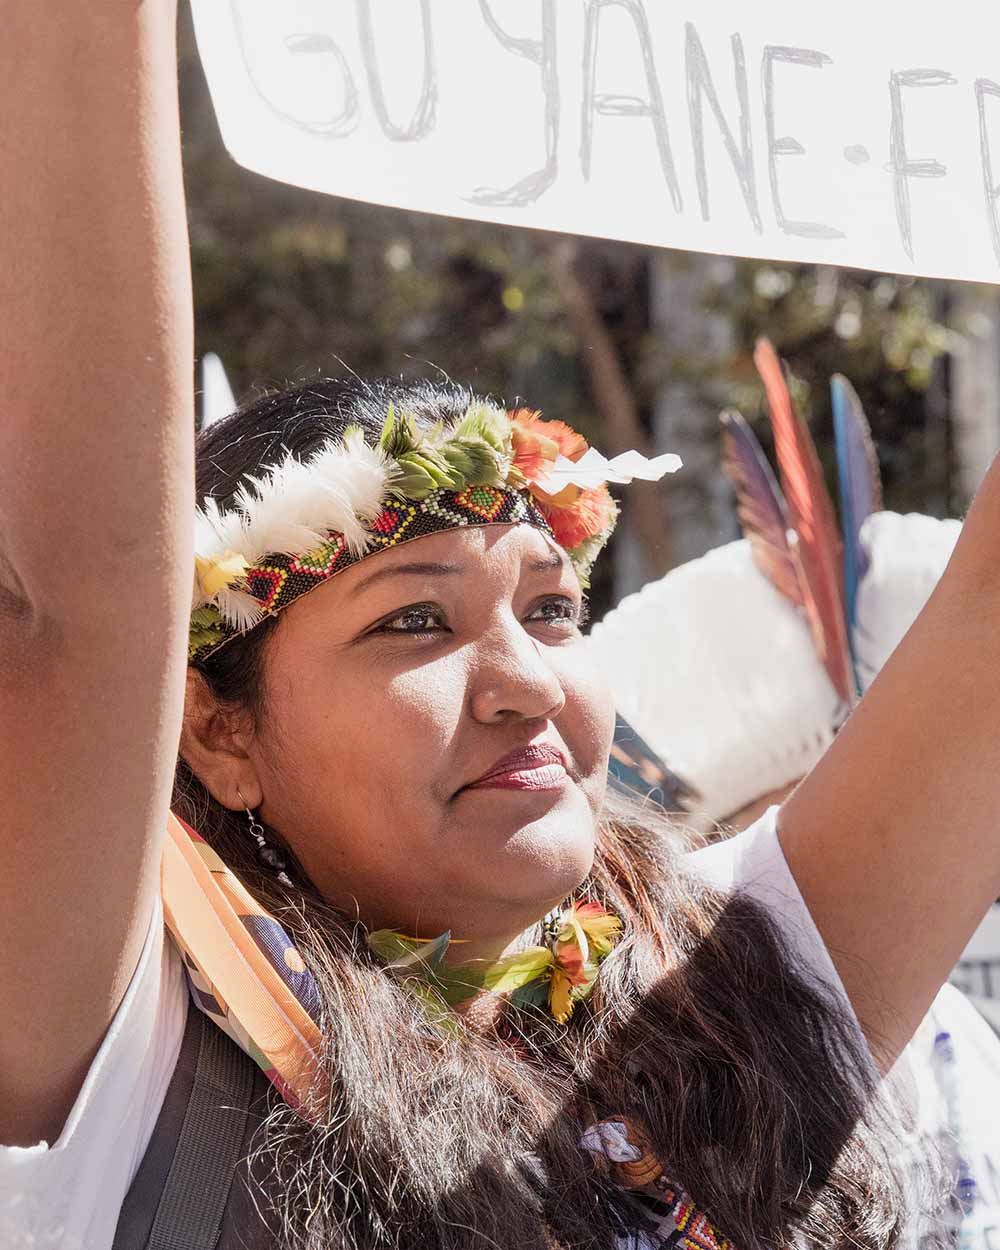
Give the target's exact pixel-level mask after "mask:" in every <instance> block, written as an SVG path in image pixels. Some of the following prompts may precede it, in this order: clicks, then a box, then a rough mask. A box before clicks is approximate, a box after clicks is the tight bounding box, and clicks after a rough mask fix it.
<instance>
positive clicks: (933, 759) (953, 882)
mask: <svg viewBox="0 0 1000 1250" xmlns="http://www.w3.org/2000/svg"><path fill="white" fill-rule="evenodd" d="M779 833H780V837H781V841H782V845H783V847H784V850H785V854H786V856H787V858H788V860H789V863H790V865H791V868H792V872H793V874H794V876H795V878H796V880H797V882H798V884H799V888H800V889H801V891H802V893H803V895H804V897H805V899H806V902H807V904H808V905H809V908H810V910H811V912H812V914H813V917H814V919H815V921H816V923H817V925H818V927H819V929H820V932H821V933H822V935H823V937H824V940H825V941H826V944H827V946H828V947H829V949H830V952H831V954H832V955H833V958H834V962H835V963H836V964H837V967H838V971H839V972H840V974H841V977H842V979H843V981H844V984H845V986H846V988H847V991H848V994H849V995H850V997H851V1000H852V1002H853V1004H854V1007H855V1010H856V1012H857V1014H858V1016H859V1018H860V1020H861V1023H862V1026H863V1027H864V1029H865V1031H866V1033H867V1034H868V1037H869V1041H870V1042H871V1044H872V1047H873V1050H874V1051H875V1053H876V1055H877V1057H878V1058H879V1060H880V1061H881V1062H882V1064H883V1065H888V1064H889V1063H890V1062H891V1060H892V1059H893V1058H894V1057H895V1055H896V1054H897V1053H898V1052H899V1050H900V1049H901V1047H902V1046H903V1045H905V1043H906V1041H907V1040H908V1038H909V1036H910V1035H911V1034H912V1032H913V1030H914V1029H915V1027H916V1025H917V1024H918V1023H919V1021H920V1019H921V1018H922V1016H923V1015H924V1013H925V1012H926V1010H927V1008H928V1006H929V1005H930V1002H931V1000H932V998H933V997H934V994H935V993H936V992H937V989H938V987H939V986H940V985H941V983H942V982H943V981H944V980H945V978H946V977H947V976H948V973H949V971H950V970H951V968H952V966H953V965H954V963H955V961H956V960H957V958H958V956H959V955H960V954H961V951H962V949H963V948H964V946H965V944H966V942H967V941H968V939H969V937H970V936H971V934H972V932H973V930H974V929H975V927H976V925H977V924H978V922H979V921H980V919H981V918H982V916H983V915H984V914H985V912H986V911H987V909H988V908H989V906H990V904H991V903H992V902H993V900H995V899H996V898H997V897H1000V461H995V462H994V464H993V467H992V469H991V470H990V472H989V474H988V476H987V478H986V481H985V482H984V484H983V486H982V488H981V490H980V492H979V495H978V497H977V499H976V501H975V503H974V505H973V507H972V510H971V511H970V513H969V516H968V519H967V520H966V523H965V525H964V527H963V531H962V536H961V538H960V539H959V542H958V545H957V547H956V550H955V553H954V555H953V557H952V560H951V563H950V564H949V566H948V568H947V570H946V572H945V574H944V576H943V578H942V580H941V582H940V584H939V586H938V587H937V589H936V591H935V593H934V594H933V596H932V597H931V599H930V601H929V603H928V604H927V606H926V608H925V609H924V611H923V612H922V613H921V615H920V617H919V618H918V619H917V621H916V622H915V624H914V625H913V627H912V629H911V630H910V632H909V633H908V634H907V636H906V637H905V638H904V639H903V641H902V643H901V644H900V646H899V647H898V649H897V650H896V652H895V653H894V654H893V656H892V657H891V658H890V660H889V662H888V663H887V664H886V666H885V668H884V669H883V671H882V673H881V674H880V676H879V678H878V680H877V681H876V682H875V684H874V685H873V686H872V687H871V689H870V690H869V691H868V693H867V694H866V695H865V697H864V699H863V700H862V702H861V704H860V705H859V707H858V708H857V710H856V711H855V713H854V714H853V716H852V717H851V719H850V720H849V721H848V722H847V724H846V725H845V726H844V728H843V729H842V730H841V732H840V733H839V735H838V736H837V739H836V741H835V742H834V744H833V746H832V747H831V749H830V750H829V751H828V752H827V754H826V755H825V756H824V758H823V759H822V760H821V761H820V763H819V764H818V765H817V767H816V768H815V769H814V771H813V772H812V773H811V774H810V776H809V777H807V778H806V780H805V781H804V782H803V783H802V785H801V786H800V787H799V788H798V790H797V791H796V792H795V793H794V794H793V795H792V797H791V798H790V799H789V800H788V801H787V803H786V804H785V806H784V808H783V809H782V812H781V815H780V818H779Z"/></svg>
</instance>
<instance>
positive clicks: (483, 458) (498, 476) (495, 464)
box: [441, 437, 504, 489]
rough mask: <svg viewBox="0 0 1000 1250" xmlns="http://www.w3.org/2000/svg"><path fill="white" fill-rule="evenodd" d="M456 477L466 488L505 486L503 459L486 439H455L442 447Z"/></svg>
mask: <svg viewBox="0 0 1000 1250" xmlns="http://www.w3.org/2000/svg"><path fill="white" fill-rule="evenodd" d="M441 454H442V455H443V456H444V458H445V459H446V460H447V461H448V464H449V466H450V468H451V470H452V472H453V473H454V475H455V476H456V477H458V478H460V479H461V484H460V487H459V488H458V489H462V488H464V487H466V486H503V485H504V475H503V473H502V469H503V463H504V461H503V457H502V456H501V455H500V454H499V453H498V452H497V451H496V449H495V448H494V447H492V446H491V445H490V444H489V443H487V442H486V440H485V439H481V438H471V437H470V438H453V439H451V440H450V441H449V442H447V443H445V444H443V446H442V447H441Z"/></svg>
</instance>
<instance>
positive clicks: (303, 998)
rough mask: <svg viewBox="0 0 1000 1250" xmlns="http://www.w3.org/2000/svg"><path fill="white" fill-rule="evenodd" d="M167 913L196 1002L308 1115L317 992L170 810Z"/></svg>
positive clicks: (275, 929)
mask: <svg viewBox="0 0 1000 1250" xmlns="http://www.w3.org/2000/svg"><path fill="white" fill-rule="evenodd" d="M161 889H162V893H163V914H164V919H165V921H166V926H167V931H168V932H169V934H170V937H171V938H172V940H173V942H174V944H175V945H176V946H177V949H178V950H179V951H180V954H181V957H182V959H183V961H184V967H185V969H186V971H187V974H188V980H189V983H190V988H191V995H192V998H193V999H194V1002H195V1004H196V1005H197V1006H198V1007H200V1008H201V1010H202V1011H204V1012H205V1013H206V1015H208V1016H210V1017H211V1019H212V1020H214V1021H215V1023H216V1024H217V1025H218V1026H219V1027H220V1028H221V1029H222V1030H223V1031H224V1032H225V1033H227V1034H228V1035H229V1036H230V1037H231V1038H232V1039H233V1041H235V1042H236V1044H237V1045H238V1046H240V1047H241V1049H243V1050H244V1051H246V1053H247V1054H248V1055H249V1056H250V1057H251V1058H252V1059H253V1060H254V1062H255V1063H256V1064H257V1065H258V1066H259V1067H260V1068H261V1070H262V1071H263V1072H264V1074H265V1075H266V1076H267V1077H268V1079H269V1080H270V1081H271V1082H272V1083H273V1084H274V1085H275V1086H276V1087H277V1089H278V1090H279V1092H280V1093H281V1095H282V1097H283V1098H284V1099H285V1100H286V1101H287V1102H288V1103H290V1104H291V1105H292V1106H294V1107H297V1108H299V1109H301V1107H302V1104H303V1102H304V1101H305V1100H306V1094H307V1091H309V1090H310V1089H312V1088H313V1087H314V1086H315V1082H316V1078H317V1071H318V1065H319V1059H318V1056H319V1053H320V1032H319V1027H318V1025H317V1017H318V1002H319V1000H318V996H317V993H316V987H315V984H314V982H313V979H312V974H311V973H310V972H309V971H308V970H307V968H306V966H305V963H304V961H303V959H302V956H301V955H300V954H299V952H298V951H297V950H296V948H295V946H294V944H293V943H292V941H291V939H290V938H289V936H288V934H287V933H286V932H285V930H284V929H283V928H282V927H281V925H280V924H278V922H277V921H276V920H275V919H274V918H273V917H272V916H270V915H268V913H267V912H266V911H265V910H264V909H263V908H262V907H261V906H260V904H259V903H258V902H256V900H255V899H254V898H253V897H252V896H251V895H250V894H249V892H248V891H247V890H246V888H245V887H244V886H243V885H242V884H241V883H240V881H239V880H238V879H237V878H236V877H235V876H234V875H233V873H231V872H230V871H229V869H228V868H227V867H226V865H225V864H224V863H223V862H222V860H221V859H220V858H219V856H218V855H217V854H216V853H215V851H213V850H212V848H211V847H210V846H209V845H208V843H207V842H206V841H205V840H204V839H203V838H201V837H199V836H198V834H197V833H195V832H194V830H193V829H190V828H189V827H188V826H187V825H186V824H184V823H183V822H182V821H180V820H178V819H177V818H176V817H175V816H174V815H172V814H171V816H170V817H169V820H168V825H167V840H166V844H165V846H164V851H163V862H162V867H161Z"/></svg>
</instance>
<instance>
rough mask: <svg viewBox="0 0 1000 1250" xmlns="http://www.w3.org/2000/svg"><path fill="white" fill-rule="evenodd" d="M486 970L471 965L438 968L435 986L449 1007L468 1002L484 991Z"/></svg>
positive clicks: (435, 975)
mask: <svg viewBox="0 0 1000 1250" xmlns="http://www.w3.org/2000/svg"><path fill="white" fill-rule="evenodd" d="M484 978H485V970H484V969H482V968H474V967H472V965H470V964H464V965H462V964H459V965H457V966H455V967H442V968H438V970H437V972H436V973H435V974H434V986H435V988H436V989H437V991H438V992H439V993H440V995H441V997H442V998H443V999H444V1001H445V1002H446V1003H448V1005H449V1006H451V1007H454V1006H456V1005H457V1004H458V1003H464V1002H467V1001H468V1000H469V999H470V998H474V997H475V995H476V994H478V993H480V992H481V990H482V989H483V980H484Z"/></svg>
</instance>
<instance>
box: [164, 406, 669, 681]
mask: <svg viewBox="0 0 1000 1250" xmlns="http://www.w3.org/2000/svg"><path fill="white" fill-rule="evenodd" d="M680 463H681V462H680V459H679V458H678V457H677V456H673V455H662V456H656V457H655V458H653V459H647V458H646V457H645V456H642V455H640V454H639V453H638V452H635V451H630V452H626V453H624V455H620V456H616V457H615V458H614V459H612V460H606V459H605V458H604V457H603V456H602V455H601V454H600V453H599V452H597V451H595V450H594V449H593V448H591V447H588V445H587V442H586V440H585V439H584V438H582V437H581V435H579V434H577V433H576V432H575V431H574V430H572V429H570V427H569V426H568V425H565V424H564V423H563V422H561V421H543V420H542V419H541V417H540V415H539V414H538V413H537V412H532V411H529V410H528V409H524V408H521V409H518V410H517V411H514V412H506V411H504V409H502V408H499V407H497V406H495V405H494V404H490V403H487V402H485V401H476V402H474V403H473V404H471V405H470V406H469V408H468V409H467V410H466V411H465V413H464V414H463V415H462V416H461V417H460V418H458V420H456V421H455V422H453V423H451V424H449V425H445V424H444V423H439V424H438V425H437V426H435V427H433V428H432V429H429V430H425V429H421V428H419V427H418V426H417V425H416V423H415V422H414V420H413V419H412V417H410V416H409V415H408V414H406V413H402V414H397V413H396V412H394V410H393V409H392V407H390V408H389V411H388V414H387V416H386V419H385V423H384V425H383V428H382V433H381V437H380V439H379V441H378V444H377V445H375V446H372V445H371V444H369V443H366V442H365V438H364V432H363V430H362V429H361V427H360V426H356V425H355V426H350V427H349V428H348V429H347V430H345V432H344V434H343V437H342V438H340V439H339V440H336V439H335V440H331V441H330V442H328V443H326V444H325V445H324V446H323V447H321V448H320V449H319V451H317V452H316V453H315V454H314V455H313V456H312V457H310V459H308V460H305V461H300V460H296V459H295V458H294V457H292V456H291V455H288V456H287V457H286V458H285V459H284V460H283V461H281V462H280V463H279V464H278V465H276V466H275V467H274V468H272V469H270V470H268V471H267V472H266V473H265V474H264V475H263V476H262V477H260V478H248V479H247V480H246V481H245V482H244V483H243V484H242V485H241V486H240V488H239V490H238V491H237V492H236V497H235V502H234V506H233V507H231V508H229V509H227V510H226V511H225V512H223V511H221V510H220V508H219V506H218V504H217V502H216V501H215V500H214V499H212V498H208V499H206V500H205V501H204V504H203V507H202V508H200V509H199V510H198V512H197V515H196V521H195V527H196V528H195V579H194V596H193V600H192V610H191V629H190V635H189V642H188V656H189V659H190V660H191V661H192V662H195V661H198V660H203V659H205V658H207V657H208V656H209V655H211V654H212V653H213V652H214V651H217V650H218V649H219V648H220V647H222V646H224V645H225V644H226V643H227V642H229V641H230V640H231V639H232V638H235V637H237V636H239V635H241V634H245V633H246V632H247V631H248V630H250V629H252V628H253V627H254V626H255V625H257V624H258V623H259V622H260V621H262V620H264V619H266V618H267V617H271V616H274V615H276V614H277V613H278V612H280V611H281V610H282V609H283V608H286V607H288V605H289V604H290V603H294V601H295V600H296V599H298V598H299V597H300V596H301V595H304V594H306V593H308V592H309V591H310V590H314V589H315V588H316V587H317V586H320V585H322V584H323V583H324V582H327V581H329V580H330V579H331V578H332V577H335V576H336V575H337V574H338V573H342V572H343V571H344V570H345V569H347V568H350V567H351V565H353V564H357V563H358V561H360V560H364V559H367V558H368V557H369V556H372V555H374V554H376V553H377V552H379V551H384V550H387V549H388V548H389V547H395V546H398V545H399V544H400V543H404V542H411V541H412V540H414V539H416V538H423V537H425V536H426V535H428V534H434V533H438V532H440V531H442V530H449V529H456V528H459V527H462V526H468V525H477V526H478V525H512V524H526V525H533V526H535V527H536V528H538V529H541V530H544V531H545V532H546V533H547V534H550V535H551V536H552V537H553V538H554V539H555V541H556V542H558V543H559V544H560V545H561V546H562V547H563V548H564V549H565V550H566V552H567V553H568V555H569V557H570V559H571V560H572V561H573V564H574V566H575V568H576V570H577V573H578V574H579V576H580V579H581V581H582V582H583V583H584V585H586V583H587V578H588V575H589V572H590V568H591V565H592V564H593V562H594V560H595V558H596V557H597V555H598V553H599V552H600V550H601V548H602V547H603V546H604V544H605V543H606V542H607V540H608V538H609V537H610V536H611V532H612V530H613V529H614V525H615V521H616V519H617V512H618V510H617V506H616V505H615V502H614V500H613V499H612V498H611V495H610V493H609V492H608V488H607V485H606V483H607V482H621V483H627V482H630V481H632V479H633V478H636V477H639V478H644V479H646V480H648V481H655V480H658V479H659V478H661V477H662V476H663V475H664V474H665V473H672V472H674V471H675V470H676V469H678V468H680Z"/></svg>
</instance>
